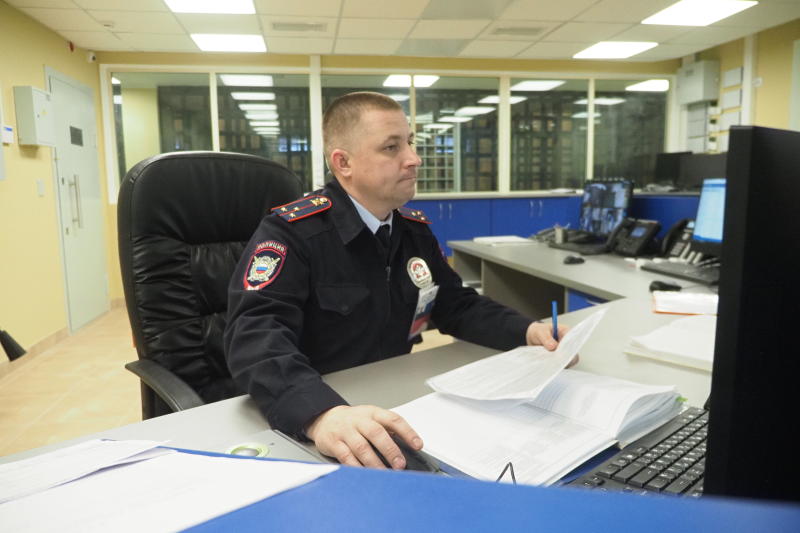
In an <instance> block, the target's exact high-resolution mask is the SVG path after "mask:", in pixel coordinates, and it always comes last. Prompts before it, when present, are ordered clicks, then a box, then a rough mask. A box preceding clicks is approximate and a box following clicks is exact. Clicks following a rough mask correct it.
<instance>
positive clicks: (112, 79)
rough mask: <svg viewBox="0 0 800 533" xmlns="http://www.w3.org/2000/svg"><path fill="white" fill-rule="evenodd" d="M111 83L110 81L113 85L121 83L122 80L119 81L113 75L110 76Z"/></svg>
mask: <svg viewBox="0 0 800 533" xmlns="http://www.w3.org/2000/svg"><path fill="white" fill-rule="evenodd" d="M111 83H112V84H113V85H122V82H121V81H119V80H118V79H117V78H115V77H113V76H112V77H111Z"/></svg>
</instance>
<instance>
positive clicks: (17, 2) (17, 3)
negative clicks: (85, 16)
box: [6, 0, 75, 9]
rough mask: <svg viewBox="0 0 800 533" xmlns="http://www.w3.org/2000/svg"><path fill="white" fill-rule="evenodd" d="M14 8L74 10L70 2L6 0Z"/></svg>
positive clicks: (70, 0) (65, 0)
mask: <svg viewBox="0 0 800 533" xmlns="http://www.w3.org/2000/svg"><path fill="white" fill-rule="evenodd" d="M6 3H7V4H9V5H12V6H14V7H58V8H62V9H75V3H74V2H73V1H72V0H6Z"/></svg>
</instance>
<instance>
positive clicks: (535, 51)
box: [517, 42, 586, 59]
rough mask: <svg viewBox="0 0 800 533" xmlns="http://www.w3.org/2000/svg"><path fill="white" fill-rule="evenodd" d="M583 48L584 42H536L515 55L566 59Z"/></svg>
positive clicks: (529, 57)
mask: <svg viewBox="0 0 800 533" xmlns="http://www.w3.org/2000/svg"><path fill="white" fill-rule="evenodd" d="M584 48H586V43H544V42H538V43H535V44H533V45H532V46H531V47H530V48H528V49H527V50H523V51H522V52H520V53H519V54H517V57H518V58H525V59H566V58H572V56H573V55H575V54H577V53H578V52H580V51H581V50H583V49H584Z"/></svg>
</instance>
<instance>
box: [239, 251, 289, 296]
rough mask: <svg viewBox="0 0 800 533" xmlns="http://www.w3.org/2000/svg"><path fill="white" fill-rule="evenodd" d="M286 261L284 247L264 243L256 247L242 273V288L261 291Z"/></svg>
mask: <svg viewBox="0 0 800 533" xmlns="http://www.w3.org/2000/svg"><path fill="white" fill-rule="evenodd" d="M284 261H286V245H285V244H282V243H279V242H277V241H265V242H262V243H260V244H258V246H256V250H255V252H253V256H252V257H251V258H250V263H249V264H248V265H247V270H246V271H245V273H244V288H245V290H248V291H257V290H259V289H263V288H264V287H266V286H267V285H269V284H270V283H272V282H273V281H275V278H277V277H278V274H280V273H281V269H282V268H283V263H284Z"/></svg>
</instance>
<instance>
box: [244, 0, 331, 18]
mask: <svg viewBox="0 0 800 533" xmlns="http://www.w3.org/2000/svg"><path fill="white" fill-rule="evenodd" d="M255 4H256V12H257V13H259V14H262V15H292V16H295V17H338V16H339V9H340V7H341V5H342V0H301V1H299V2H287V1H286V0H255Z"/></svg>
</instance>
